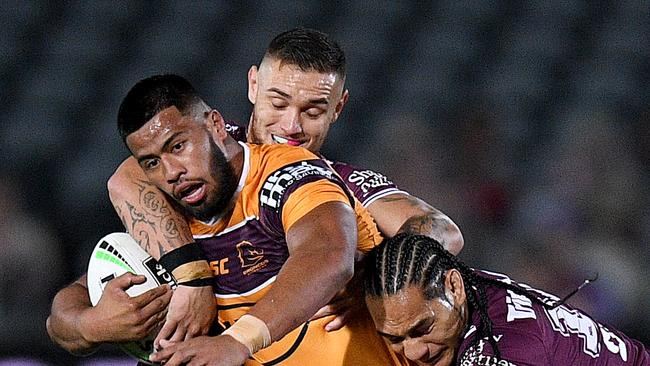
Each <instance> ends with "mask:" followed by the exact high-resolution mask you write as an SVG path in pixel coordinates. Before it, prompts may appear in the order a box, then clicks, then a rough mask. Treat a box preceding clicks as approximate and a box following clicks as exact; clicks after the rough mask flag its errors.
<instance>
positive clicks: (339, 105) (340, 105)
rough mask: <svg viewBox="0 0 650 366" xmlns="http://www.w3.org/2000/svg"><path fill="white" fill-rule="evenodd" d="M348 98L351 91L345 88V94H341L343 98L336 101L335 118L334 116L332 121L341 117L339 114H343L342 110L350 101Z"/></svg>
mask: <svg viewBox="0 0 650 366" xmlns="http://www.w3.org/2000/svg"><path fill="white" fill-rule="evenodd" d="M348 98H350V93H349V92H348V90H347V89H344V90H343V94H342V95H341V99H339V102H338V103H336V107H335V108H334V118H332V122H331V123H334V122H336V120H337V119H339V116H340V115H341V112H342V111H343V107H345V105H346V104H347V102H348Z"/></svg>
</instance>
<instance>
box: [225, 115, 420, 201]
mask: <svg viewBox="0 0 650 366" xmlns="http://www.w3.org/2000/svg"><path fill="white" fill-rule="evenodd" d="M226 131H228V133H229V134H230V136H231V137H232V138H234V139H235V140H237V141H241V142H246V128H245V127H242V126H240V125H238V124H237V123H235V122H232V121H230V122H226ZM321 158H322V159H324V160H325V161H327V162H328V163H329V165H330V166H331V167H332V169H334V171H336V173H337V174H339V175H340V176H341V178H342V179H343V181H344V182H345V185H347V186H348V189H349V190H350V191H352V194H354V196H355V197H356V199H357V200H359V202H361V205H363V207H368V205H370V204H371V203H373V202H374V201H375V200H377V199H379V198H382V197H384V196H387V195H389V194H393V193H402V194H407V193H406V192H404V191H402V190H400V189H399V188H397V186H396V185H395V183H393V182H392V181H391V180H390V179H388V178H387V177H386V176H385V175H383V174H381V173H377V172H375V171H372V170H368V169H362V168H359V167H355V166H352V165H349V164H347V163H342V162H338V161H337V162H333V161H330V160H327V159H326V158H325V157H323V156H322V155H321Z"/></svg>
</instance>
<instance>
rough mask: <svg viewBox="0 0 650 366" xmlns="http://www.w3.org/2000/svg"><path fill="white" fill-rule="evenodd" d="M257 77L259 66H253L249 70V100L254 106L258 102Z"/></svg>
mask: <svg viewBox="0 0 650 366" xmlns="http://www.w3.org/2000/svg"><path fill="white" fill-rule="evenodd" d="M257 75H258V70H257V66H255V65H253V66H251V68H250V69H249V70H248V100H249V101H250V102H251V103H252V104H255V101H256V100H257V88H258V85H259V84H258V83H257Z"/></svg>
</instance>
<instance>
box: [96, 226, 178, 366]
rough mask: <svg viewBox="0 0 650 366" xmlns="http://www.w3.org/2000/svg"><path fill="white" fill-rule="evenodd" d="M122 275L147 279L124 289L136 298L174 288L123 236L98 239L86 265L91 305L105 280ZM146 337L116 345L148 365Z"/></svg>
mask: <svg viewBox="0 0 650 366" xmlns="http://www.w3.org/2000/svg"><path fill="white" fill-rule="evenodd" d="M126 272H131V273H134V274H137V275H144V276H145V277H146V278H147V280H146V281H145V282H144V283H142V284H139V285H134V286H132V287H130V288H129V289H127V290H126V293H127V294H129V295H130V296H138V295H140V294H142V293H144V292H146V291H148V290H150V289H152V288H155V287H157V286H160V285H161V284H165V283H168V284H170V285H171V286H172V288H175V287H176V281H175V279H174V277H173V276H172V274H171V273H170V272H167V271H166V270H165V269H164V268H163V267H162V266H161V265H160V264H159V263H158V262H157V261H156V260H155V259H154V258H152V257H151V256H150V255H149V254H148V253H147V252H145V251H144V250H143V249H142V248H140V246H139V245H138V243H137V242H136V241H135V240H134V239H133V238H132V237H131V235H129V234H127V233H111V234H108V235H106V236H105V237H103V238H101V239H100V240H99V242H98V243H97V245H96V246H95V249H93V252H92V254H91V256H90V261H89V263H88V275H87V276H88V295H89V296H90V302H91V303H92V304H93V306H95V305H97V303H98V302H99V299H100V298H101V296H102V293H103V292H104V287H106V284H107V283H108V281H110V280H112V279H113V278H115V277H118V276H120V275H122V274H124V273H126ZM155 338H156V334H150V335H149V336H147V337H146V338H145V339H142V340H140V341H137V342H126V343H120V344H119V346H120V348H122V350H124V352H126V353H128V354H129V355H131V356H133V357H135V358H137V359H138V360H139V361H141V362H144V363H146V364H149V365H152V363H151V362H150V361H149V355H150V354H151V353H153V352H154V347H153V340H154V339H155Z"/></svg>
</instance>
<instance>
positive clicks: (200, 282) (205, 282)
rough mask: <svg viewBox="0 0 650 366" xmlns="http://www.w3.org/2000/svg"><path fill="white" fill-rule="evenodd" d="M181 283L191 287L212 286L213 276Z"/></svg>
mask: <svg viewBox="0 0 650 366" xmlns="http://www.w3.org/2000/svg"><path fill="white" fill-rule="evenodd" d="M179 285H182V286H189V287H204V286H212V278H197V279H195V280H191V281H187V282H180V283H179Z"/></svg>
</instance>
